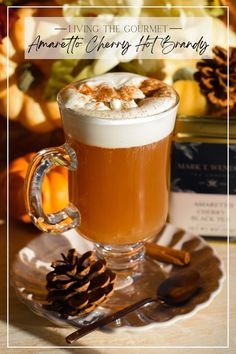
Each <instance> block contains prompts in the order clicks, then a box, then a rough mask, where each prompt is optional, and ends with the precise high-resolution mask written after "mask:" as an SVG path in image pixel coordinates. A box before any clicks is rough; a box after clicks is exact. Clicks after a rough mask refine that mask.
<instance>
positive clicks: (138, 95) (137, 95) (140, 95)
mask: <svg viewBox="0 0 236 354" xmlns="http://www.w3.org/2000/svg"><path fill="white" fill-rule="evenodd" d="M133 98H134V99H137V98H145V95H144V93H143V91H141V90H139V89H138V88H137V90H136V91H135V92H134V95H133Z"/></svg>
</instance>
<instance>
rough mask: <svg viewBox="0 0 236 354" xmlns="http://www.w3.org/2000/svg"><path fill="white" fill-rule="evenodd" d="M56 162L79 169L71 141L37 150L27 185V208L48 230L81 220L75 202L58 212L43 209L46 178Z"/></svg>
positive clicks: (70, 224) (70, 168)
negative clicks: (48, 211)
mask: <svg viewBox="0 0 236 354" xmlns="http://www.w3.org/2000/svg"><path fill="white" fill-rule="evenodd" d="M55 166H64V167H67V168H68V169H69V170H71V171H74V170H76V168H77V157H76V153H75V151H74V150H73V149H72V148H71V147H70V146H69V145H68V144H66V143H65V144H64V145H62V146H59V147H53V148H48V149H44V150H41V151H40V152H38V153H37V154H36V156H35V157H34V158H33V160H32V161H31V163H30V165H29V168H28V171H27V174H26V179H25V186H24V188H25V193H24V195H25V206H26V211H27V213H28V215H29V216H30V218H31V220H32V222H33V223H34V224H35V225H36V226H37V227H38V228H39V229H40V230H42V231H46V232H64V231H67V230H69V229H71V228H73V227H76V226H78V225H79V224H80V213H79V211H78V209H77V208H76V207H75V206H74V205H73V204H72V203H69V204H68V205H67V206H66V207H65V208H64V209H62V210H61V211H59V212H57V213H53V214H45V213H44V211H43V207H42V184H43V179H44V176H45V174H46V173H47V172H49V170H50V169H51V168H53V167H55Z"/></svg>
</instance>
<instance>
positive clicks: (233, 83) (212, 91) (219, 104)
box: [194, 46, 236, 115]
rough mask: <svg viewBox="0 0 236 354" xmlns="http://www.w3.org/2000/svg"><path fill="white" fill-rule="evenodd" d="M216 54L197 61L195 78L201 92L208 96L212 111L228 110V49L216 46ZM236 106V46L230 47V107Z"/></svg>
mask: <svg viewBox="0 0 236 354" xmlns="http://www.w3.org/2000/svg"><path fill="white" fill-rule="evenodd" d="M213 53H214V54H215V56H214V57H213V58H212V59H204V60H201V61H200V62H198V63H197V69H198V71H197V72H196V73H195V75H194V78H195V80H196V81H198V82H199V85H200V89H201V92H202V93H203V94H204V95H205V96H206V97H207V100H208V102H209V104H210V105H211V111H216V112H217V110H218V111H220V112H221V113H222V114H223V115H224V113H226V110H227V104H228V101H227V80H228V75H227V50H226V49H224V48H221V47H219V46H216V47H214V48H213ZM235 108H236V48H233V47H231V48H229V109H230V110H233V109H235Z"/></svg>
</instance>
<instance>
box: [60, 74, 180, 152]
mask: <svg viewBox="0 0 236 354" xmlns="http://www.w3.org/2000/svg"><path fill="white" fill-rule="evenodd" d="M58 103H59V107H60V111H61V116H62V121H63V128H64V131H65V134H66V137H68V138H72V139H75V140H76V141H78V142H81V143H84V144H87V145H92V146H97V147H102V148H129V147H134V146H142V145H146V144H151V143H154V142H157V141H159V140H161V139H164V138H165V137H167V136H168V135H169V134H171V132H172V130H173V127H174V124H175V117H176V112H177V108H178V95H177V94H176V92H175V91H174V90H173V89H172V88H171V87H170V86H168V85H166V84H165V83H162V82H160V81H158V80H156V79H149V78H147V77H144V76H140V75H135V74H131V73H109V74H104V75H101V76H97V77H93V78H89V79H86V80H82V81H79V82H75V83H73V84H70V85H68V86H66V87H65V88H64V89H63V90H62V91H60V93H59V95H58ZM137 118H138V119H137Z"/></svg>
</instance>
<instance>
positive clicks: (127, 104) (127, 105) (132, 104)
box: [122, 100, 138, 109]
mask: <svg viewBox="0 0 236 354" xmlns="http://www.w3.org/2000/svg"><path fill="white" fill-rule="evenodd" d="M135 107H138V105H137V103H136V102H135V101H134V100H131V101H125V102H123V105H122V108H125V109H129V108H135Z"/></svg>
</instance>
